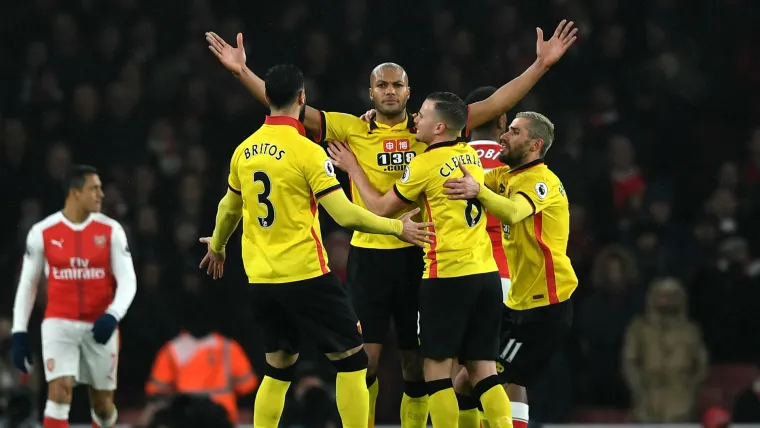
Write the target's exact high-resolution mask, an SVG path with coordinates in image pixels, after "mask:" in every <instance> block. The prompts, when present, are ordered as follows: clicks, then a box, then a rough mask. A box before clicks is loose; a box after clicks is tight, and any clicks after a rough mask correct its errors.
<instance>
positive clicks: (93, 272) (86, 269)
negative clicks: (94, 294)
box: [51, 257, 106, 281]
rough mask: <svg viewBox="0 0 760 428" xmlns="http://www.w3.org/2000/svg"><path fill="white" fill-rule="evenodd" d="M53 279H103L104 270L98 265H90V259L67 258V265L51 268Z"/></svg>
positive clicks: (104, 275)
mask: <svg viewBox="0 0 760 428" xmlns="http://www.w3.org/2000/svg"><path fill="white" fill-rule="evenodd" d="M51 272H52V274H53V279H56V280H60V281H79V280H87V279H104V278H105V277H106V270H105V269H104V268H99V267H90V260H89V259H84V258H81V257H72V258H70V259H69V267H65V268H59V267H55V266H53V267H52V269H51Z"/></svg>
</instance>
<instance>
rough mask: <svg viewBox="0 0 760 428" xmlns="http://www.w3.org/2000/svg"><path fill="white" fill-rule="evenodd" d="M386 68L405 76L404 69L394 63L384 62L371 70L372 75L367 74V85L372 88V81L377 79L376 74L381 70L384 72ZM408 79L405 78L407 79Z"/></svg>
mask: <svg viewBox="0 0 760 428" xmlns="http://www.w3.org/2000/svg"><path fill="white" fill-rule="evenodd" d="M386 68H392V69H394V70H399V71H401V73H402V74H403V75H404V76H407V74H406V70H404V67H402V66H400V65H398V64H396V63H395V62H384V63H382V64H378V66H377V67H375V68H373V69H372V73H370V74H369V85H370V86H372V85H373V84H374V83H373V81H374V80H375V78H376V77H377V73H379V72H380V71H381V70H385V69H386ZM408 78H409V77H408V76H407V79H408Z"/></svg>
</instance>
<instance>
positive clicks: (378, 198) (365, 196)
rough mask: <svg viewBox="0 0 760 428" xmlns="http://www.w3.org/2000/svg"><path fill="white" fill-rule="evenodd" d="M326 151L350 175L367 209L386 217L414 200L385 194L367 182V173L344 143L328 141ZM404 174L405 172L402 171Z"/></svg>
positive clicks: (391, 192) (390, 192)
mask: <svg viewBox="0 0 760 428" xmlns="http://www.w3.org/2000/svg"><path fill="white" fill-rule="evenodd" d="M327 152H328V153H329V154H330V157H331V158H332V160H333V163H335V165H336V166H337V167H338V168H340V169H342V170H344V171H346V172H347V173H348V175H349V176H350V177H351V180H352V182H353V183H354V185H355V186H356V188H357V189H358V190H359V193H360V194H361V197H362V200H363V201H364V203H365V204H366V205H367V209H369V210H370V211H372V212H373V213H375V214H377V215H379V216H383V217H387V216H390V215H393V214H394V213H397V212H399V211H401V210H403V209H404V208H406V207H407V206H408V205H409V204H412V203H414V201H409V200H406V199H402V198H400V197H399V196H398V195H397V194H396V193H395V192H393V191H388V192H386V193H385V194H382V193H380V191H378V190H377V189H376V188H375V187H374V186H373V185H372V183H370V182H369V179H368V178H367V174H365V173H364V171H363V170H362V169H361V167H360V166H359V163H358V162H357V160H356V156H354V154H353V153H352V152H351V149H349V148H348V146H346V145H345V144H336V143H329V145H328V147H327ZM404 174H405V175H406V173H404Z"/></svg>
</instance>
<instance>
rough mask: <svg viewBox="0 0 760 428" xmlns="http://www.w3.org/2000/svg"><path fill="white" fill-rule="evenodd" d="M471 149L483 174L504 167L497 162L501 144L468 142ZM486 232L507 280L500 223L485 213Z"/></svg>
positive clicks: (502, 274)
mask: <svg viewBox="0 0 760 428" xmlns="http://www.w3.org/2000/svg"><path fill="white" fill-rule="evenodd" d="M470 145H471V146H472V148H474V149H475V151H476V152H478V156H480V162H481V163H482V164H483V172H485V173H488V171H490V170H492V169H494V168H498V167H500V166H504V164H502V163H501V162H499V159H498V157H499V152H501V144H499V143H497V142H496V141H491V140H476V141H470ZM486 220H487V223H486V230H487V231H488V236H489V237H490V238H491V245H492V246H493V258H494V259H495V260H496V265H497V266H498V267H499V275H500V276H501V277H502V278H509V265H508V264H507V256H506V254H505V253H504V246H503V245H502V243H501V222H500V221H499V219H497V218H496V217H494V216H493V214H491V213H486Z"/></svg>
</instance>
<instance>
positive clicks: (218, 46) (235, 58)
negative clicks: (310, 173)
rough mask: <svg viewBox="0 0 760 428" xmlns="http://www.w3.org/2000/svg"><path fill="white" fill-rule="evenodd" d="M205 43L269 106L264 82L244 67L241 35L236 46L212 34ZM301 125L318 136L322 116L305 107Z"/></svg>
mask: <svg viewBox="0 0 760 428" xmlns="http://www.w3.org/2000/svg"><path fill="white" fill-rule="evenodd" d="M206 41H207V42H208V48H209V50H210V51H211V52H212V53H213V54H214V55H215V56H216V58H217V59H218V60H219V62H221V63H222V65H223V66H224V67H225V68H227V70H229V71H231V72H232V74H234V75H235V77H237V78H238V79H239V80H240V82H241V83H242V84H243V86H245V87H246V88H247V89H248V91H249V92H250V93H251V94H253V96H254V97H256V99H257V100H259V102H260V103H262V104H264V105H265V106H269V101H268V100H267V96H266V88H265V86H264V80H262V79H261V78H260V77H259V76H257V75H256V73H254V72H253V71H252V70H251V69H250V68H248V66H246V64H245V61H246V56H245V46H244V45H243V34H242V33H238V34H237V41H236V46H235V47H232V46H230V45H229V44H228V43H227V42H225V41H224V39H222V38H221V37H219V35H218V34H216V33H214V32H211V31H210V32H207V33H206ZM304 114H305V116H304V118H303V124H304V126H305V127H306V129H308V130H309V131H310V132H311V133H313V134H315V135H318V134H320V133H321V131H322V129H321V127H322V116H321V114H320V112H319V110H317V109H315V108H312V107H309V106H306V111H305V113H304Z"/></svg>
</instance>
